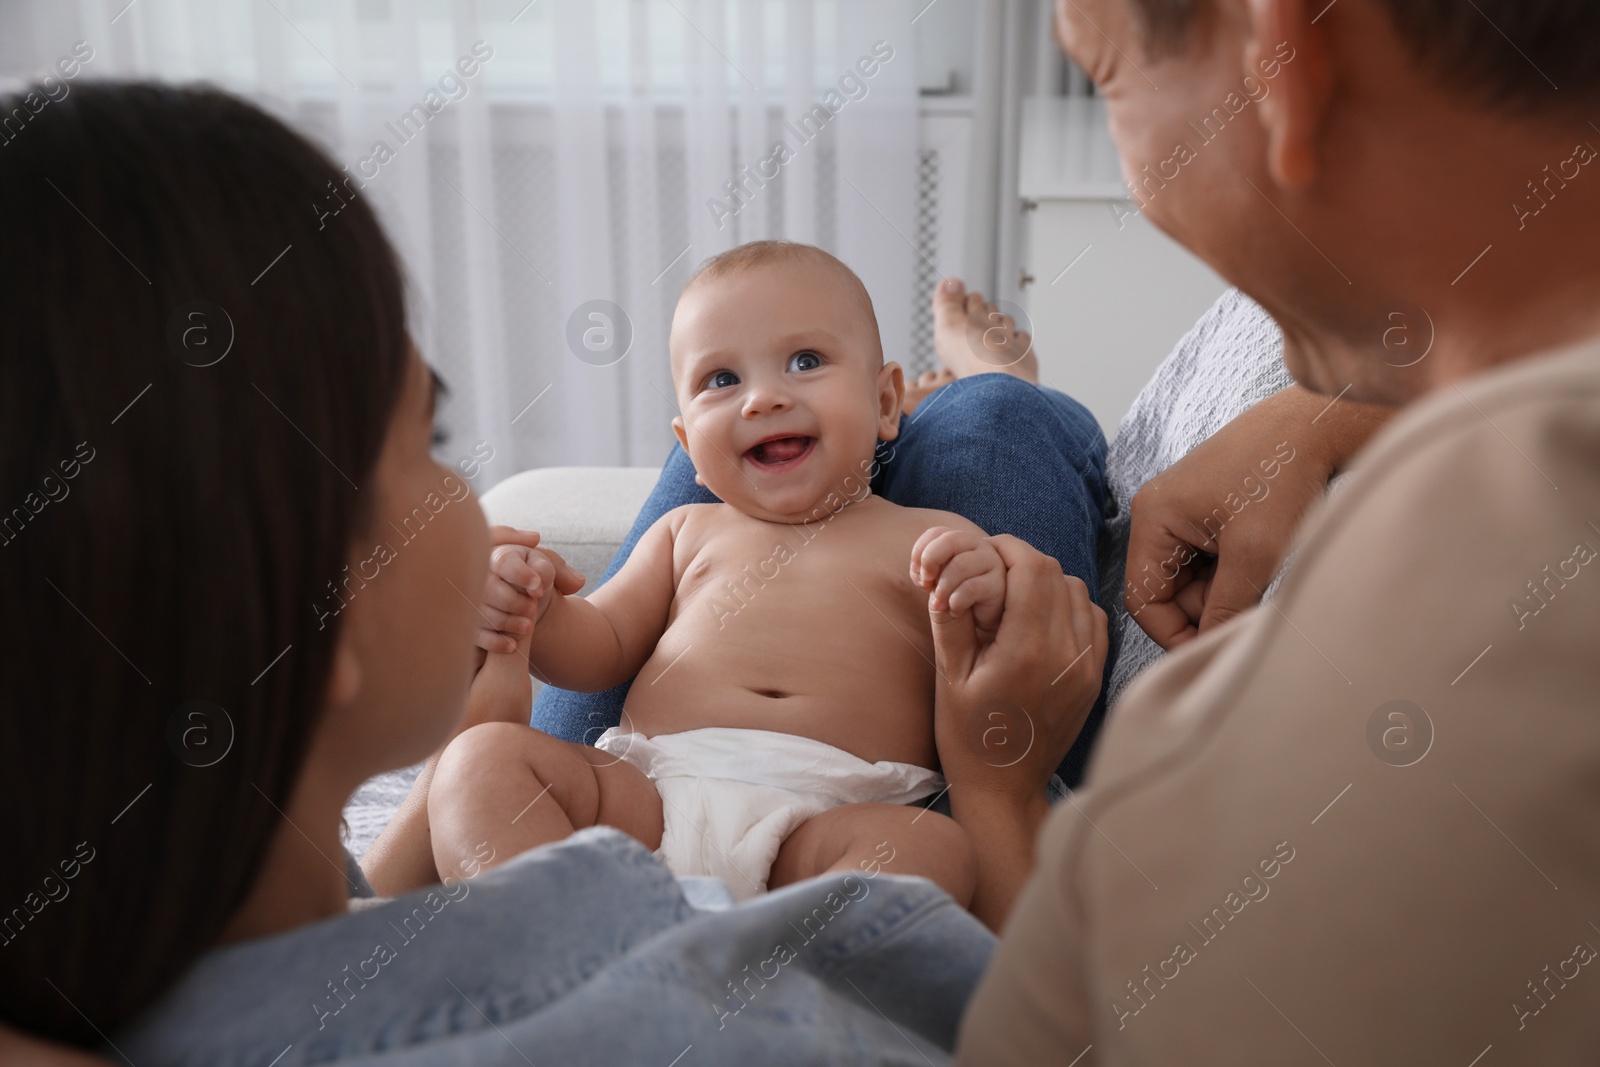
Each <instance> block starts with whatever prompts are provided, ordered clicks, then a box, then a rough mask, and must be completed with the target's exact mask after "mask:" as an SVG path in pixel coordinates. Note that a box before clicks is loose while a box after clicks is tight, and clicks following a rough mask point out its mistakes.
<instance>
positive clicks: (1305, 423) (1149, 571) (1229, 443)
mask: <svg viewBox="0 0 1600 1067" xmlns="http://www.w3.org/2000/svg"><path fill="white" fill-rule="evenodd" d="M1391 413H1392V410H1391V409H1389V408H1379V407H1373V406H1370V405H1366V404H1354V403H1350V402H1348V401H1338V402H1334V403H1331V404H1330V402H1329V398H1327V397H1324V396H1320V395H1318V394H1315V393H1311V392H1309V391H1308V390H1305V389H1302V388H1301V387H1299V386H1291V387H1290V388H1288V389H1285V390H1283V391H1282V392H1280V393H1275V394H1273V395H1272V396H1270V397H1268V398H1267V399H1265V400H1263V401H1261V402H1260V403H1259V404H1257V405H1256V406H1255V407H1252V408H1250V409H1249V410H1248V411H1246V412H1245V413H1244V414H1242V415H1240V416H1239V417H1238V418H1236V419H1234V420H1233V421H1232V422H1230V423H1228V425H1227V426H1224V427H1223V428H1222V429H1221V430H1219V431H1218V432H1217V433H1216V434H1215V435H1214V436H1212V437H1211V438H1210V439H1209V440H1207V441H1205V442H1204V443H1202V444H1201V445H1200V446H1199V447H1198V448H1196V449H1195V450H1194V451H1193V452H1190V453H1189V454H1188V455H1187V456H1185V457H1184V458H1183V459H1181V460H1179V461H1178V462H1177V463H1174V464H1173V465H1172V466H1171V467H1169V468H1168V469H1167V470H1165V471H1163V472H1162V473H1161V474H1159V475H1157V476H1156V477H1155V478H1152V479H1151V480H1150V481H1149V482H1147V483H1146V484H1145V486H1144V487H1143V488H1142V489H1140V490H1139V491H1138V492H1137V493H1135V494H1134V497H1133V501H1132V505H1131V507H1130V509H1129V510H1130V514H1131V516H1132V530H1131V532H1130V535H1129V540H1128V571H1127V582H1126V585H1125V586H1124V587H1123V588H1124V603H1125V604H1126V605H1127V609H1128V614H1129V615H1130V616H1132V617H1133V619H1134V620H1135V621H1136V622H1138V624H1139V625H1140V626H1141V627H1142V628H1143V629H1144V631H1145V633H1147V634H1149V635H1150V637H1151V638H1152V639H1153V640H1154V641H1155V642H1156V644H1158V645H1160V646H1161V647H1162V648H1164V649H1167V650H1169V651H1170V650H1171V649H1174V648H1177V647H1178V646H1179V645H1181V644H1183V643H1184V642H1185V641H1189V640H1192V639H1193V638H1195V637H1197V636H1198V635H1199V634H1200V633H1201V632H1203V631H1205V630H1208V629H1210V628H1211V627H1213V626H1217V625H1219V624H1221V623H1223V622H1226V621H1227V620H1228V619H1231V618H1233V617H1234V616H1235V615H1238V614H1239V613H1240V612H1242V611H1245V610H1248V609H1249V608H1252V607H1254V606H1255V605H1256V604H1258V603H1259V602H1260V600H1261V597H1262V594H1264V593H1265V592H1266V589H1267V586H1268V585H1270V584H1272V580H1273V578H1274V577H1275V576H1276V575H1277V573H1278V569H1279V568H1280V567H1282V566H1283V561H1284V559H1285V558H1287V556H1288V554H1289V548H1290V546H1291V545H1292V544H1293V541H1294V535H1295V531H1296V530H1297V529H1298V528H1299V526H1300V521H1301V520H1302V519H1303V518H1304V517H1305V514H1306V512H1307V511H1309V510H1310V509H1311V507H1312V505H1314V504H1315V503H1316V502H1317V501H1319V500H1321V499H1322V497H1323V495H1324V494H1325V493H1326V492H1327V487H1328V479H1329V478H1330V477H1332V476H1333V474H1334V473H1336V472H1337V471H1338V470H1339V469H1340V468H1342V467H1343V466H1344V465H1345V464H1346V463H1347V462H1348V461H1349V459H1350V458H1351V457H1352V456H1354V455H1355V454H1356V453H1357V452H1358V451H1360V450H1361V448H1362V447H1363V446H1364V445H1365V444H1366V443H1367V441H1368V440H1369V439H1370V438H1371V437H1372V435H1373V434H1375V433H1376V432H1377V431H1378V430H1379V429H1380V428H1382V426H1383V424H1384V423H1385V422H1386V421H1387V420H1388V418H1389V416H1390V414H1391Z"/></svg>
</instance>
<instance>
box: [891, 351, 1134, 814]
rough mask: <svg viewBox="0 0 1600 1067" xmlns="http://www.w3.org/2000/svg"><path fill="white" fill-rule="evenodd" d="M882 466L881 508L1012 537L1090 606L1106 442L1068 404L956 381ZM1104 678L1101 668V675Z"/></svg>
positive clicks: (1068, 766)
mask: <svg viewBox="0 0 1600 1067" xmlns="http://www.w3.org/2000/svg"><path fill="white" fill-rule="evenodd" d="M880 459H881V460H882V464H881V467H880V471H879V478H878V484H876V485H875V486H874V488H876V489H877V490H878V491H879V492H881V493H882V494H883V495H884V496H885V497H887V498H888V499H889V500H892V501H893V502H894V503H896V504H900V505H903V506H905V507H914V508H936V509H938V510H940V511H953V512H955V513H956V514H957V515H962V516H965V517H966V518H968V519H971V520H972V521H973V522H975V523H977V524H978V525H979V526H981V527H983V529H984V530H985V531H986V532H987V533H990V534H1002V533H1005V534H1012V535H1013V536H1016V537H1019V538H1021V539H1022V540H1024V541H1026V542H1028V543H1029V544H1031V545H1033V546H1034V547H1035V548H1037V549H1039V551H1041V552H1044V553H1045V554H1047V555H1050V556H1053V557H1055V559H1056V560H1057V561H1058V562H1059V563H1060V564H1061V569H1062V570H1064V571H1065V572H1066V573H1068V574H1072V575H1076V576H1077V577H1079V578H1082V579H1083V581H1084V583H1085V584H1087V585H1088V587H1089V593H1090V595H1091V596H1093V597H1095V599H1096V600H1097V601H1098V599H1099V590H1100V583H1099V580H1098V575H1097V574H1096V546H1097V542H1098V541H1099V537H1100V526H1101V520H1102V517H1103V515H1104V509H1105V500H1106V483H1105V460H1106V440H1105V435H1104V434H1102V433H1101V432H1100V426H1099V424H1098V423H1097V422H1096V421H1095V419H1094V416H1092V415H1090V414H1089V411H1088V409H1087V408H1085V407H1084V406H1083V405H1082V404H1080V403H1078V402H1077V401H1076V400H1073V399H1072V398H1070V397H1068V396H1066V395H1064V394H1062V393H1059V392H1057V391H1055V390H1054V389H1047V388H1045V387H1044V386H1039V385H1033V384H1032V383H1029V382H1025V381H1022V380H1021V379H1020V378H1014V377H1012V376H1011V375H1008V374H980V375H975V376H973V377H970V378H961V379H958V380H956V381H954V382H952V383H950V384H949V385H947V386H945V387H944V388H942V389H940V390H938V391H937V392H935V393H934V394H933V395H931V396H929V397H928V399H926V400H924V401H923V402H922V404H921V406H919V407H918V408H917V410H916V411H915V412H913V413H912V414H911V415H910V416H909V417H907V418H903V419H901V420H900V437H899V438H898V439H897V440H896V441H894V442H893V443H892V446H889V447H885V448H880ZM1101 606H1102V607H1104V605H1101ZM1110 670H1111V664H1110V663H1109V662H1108V663H1107V664H1106V675H1105V677H1107V678H1109V677H1110ZM1104 699H1105V698H1104V696H1103V688H1102V696H1101V698H1100V699H1099V700H1097V701H1096V702H1095V706H1094V709H1093V710H1092V711H1091V712H1090V713H1089V718H1088V720H1087V721H1086V722H1085V723H1084V727H1083V732H1082V733H1081V734H1079V735H1078V740H1077V741H1076V742H1075V743H1074V744H1073V746H1072V749H1071V751H1070V752H1068V753H1067V756H1066V759H1064V760H1063V761H1062V763H1061V766H1060V768H1059V770H1058V771H1057V773H1058V774H1059V775H1060V776H1061V778H1062V780H1063V781H1065V782H1066V784H1067V785H1068V786H1072V787H1076V786H1077V785H1078V783H1079V782H1080V781H1081V780H1082V778H1083V770H1084V766H1085V764H1086V763H1087V761H1088V758H1089V751H1090V748H1091V747H1092V746H1093V744H1094V738H1095V736H1096V734H1098V733H1099V730H1100V725H1101V723H1102V722H1103V720H1104V718H1105V706H1104Z"/></svg>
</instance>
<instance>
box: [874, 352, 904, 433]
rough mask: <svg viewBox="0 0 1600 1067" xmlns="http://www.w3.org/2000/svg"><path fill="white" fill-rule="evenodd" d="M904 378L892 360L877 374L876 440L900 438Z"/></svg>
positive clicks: (897, 365)
mask: <svg viewBox="0 0 1600 1067" xmlns="http://www.w3.org/2000/svg"><path fill="white" fill-rule="evenodd" d="M905 395H906V376H905V372H904V371H902V370H901V369H900V364H898V363H895V362H893V361H892V360H891V361H890V362H888V363H885V364H884V365H883V369H882V370H880V371H879V372H878V440H880V441H893V440H894V439H895V438H896V437H899V436H900V404H901V402H902V401H903V400H905Z"/></svg>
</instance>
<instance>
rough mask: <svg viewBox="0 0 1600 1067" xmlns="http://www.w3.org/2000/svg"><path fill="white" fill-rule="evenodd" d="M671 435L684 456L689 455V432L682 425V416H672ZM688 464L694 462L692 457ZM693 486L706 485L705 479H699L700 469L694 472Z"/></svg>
mask: <svg viewBox="0 0 1600 1067" xmlns="http://www.w3.org/2000/svg"><path fill="white" fill-rule="evenodd" d="M672 433H673V436H675V437H676V438H677V439H678V444H679V445H680V446H681V447H682V448H683V452H684V455H688V454H689V431H688V429H687V428H686V427H685V426H684V425H683V416H682V415H674V416H672ZM689 462H691V463H693V462H694V457H693V456H689ZM694 484H695V485H700V486H703V485H705V484H706V482H705V479H704V478H702V477H700V468H698V467H696V468H695V472H694Z"/></svg>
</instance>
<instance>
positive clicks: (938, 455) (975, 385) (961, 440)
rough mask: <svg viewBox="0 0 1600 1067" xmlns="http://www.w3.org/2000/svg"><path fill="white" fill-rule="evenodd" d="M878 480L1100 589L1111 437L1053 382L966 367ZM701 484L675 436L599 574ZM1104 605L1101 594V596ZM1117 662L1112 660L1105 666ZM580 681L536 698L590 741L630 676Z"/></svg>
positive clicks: (611, 714)
mask: <svg viewBox="0 0 1600 1067" xmlns="http://www.w3.org/2000/svg"><path fill="white" fill-rule="evenodd" d="M878 460H879V470H878V476H877V477H876V478H875V479H874V480H873V485H872V488H873V491H874V492H876V493H878V494H879V495H881V496H883V497H885V498H886V499H888V500H890V501H893V502H894V503H896V504H900V505H903V506H905V507H913V508H936V509H939V510H941V511H953V512H955V513H956V514H957V515H964V516H966V517H967V518H969V519H971V520H972V521H973V522H975V523H977V524H978V525H979V526H981V527H983V529H984V530H985V531H986V532H988V533H990V534H1001V533H1005V534H1013V535H1015V536H1016V537H1019V538H1021V539H1022V540H1024V541H1026V542H1028V543H1029V544H1031V545H1033V546H1034V547H1035V548H1037V549H1039V550H1040V551H1041V552H1044V553H1047V554H1048V555H1051V556H1054V557H1055V558H1056V560H1057V561H1058V562H1060V564H1061V569H1062V570H1064V571H1065V572H1066V573H1068V574H1072V575H1076V576H1077V577H1079V578H1082V579H1083V580H1084V582H1085V583H1086V584H1087V585H1088V586H1089V591H1090V593H1091V594H1092V595H1095V596H1096V597H1098V595H1099V590H1100V582H1099V580H1098V579H1099V576H1098V575H1097V574H1096V564H1095V560H1096V548H1097V545H1098V542H1099V538H1100V528H1101V523H1102V520H1103V516H1104V511H1105V504H1106V480H1105V468H1106V439H1105V435H1104V434H1102V433H1101V432H1100V426H1099V424H1098V423H1097V422H1096V421H1095V419H1094V416H1092V415H1090V414H1089V411H1088V409H1087V408H1085V407H1084V406H1083V405H1082V404H1080V403H1078V402H1077V401H1076V400H1073V399H1072V398H1071V397H1068V396H1066V395H1064V394H1062V393H1059V392H1056V391H1055V390H1054V389H1047V388H1045V387H1044V386H1039V385H1033V384H1030V383H1028V382H1025V381H1022V380H1021V379H1019V378H1014V377H1012V376H1011V375H1008V374H980V375H977V376H975V377H971V378H962V379H960V380H958V381H955V382H952V383H951V384H949V385H947V386H945V387H944V388H943V389H940V390H939V391H937V392H935V393H934V394H933V395H932V396H930V397H929V398H928V399H927V400H925V401H923V402H922V405H921V406H920V407H919V408H918V409H917V410H916V412H914V413H913V414H912V415H911V416H909V417H907V418H902V419H901V420H900V436H899V438H898V439H897V440H895V441H892V442H880V443H879V445H878ZM716 500H717V498H716V497H714V496H712V495H711V493H710V492H709V491H707V490H706V489H704V488H702V487H701V486H699V485H696V484H695V481H694V466H693V464H691V463H690V462H689V457H688V456H687V455H686V454H685V453H684V451H683V450H682V449H681V448H677V447H674V448H673V451H672V455H671V456H669V457H668V458H667V462H666V466H665V467H663V468H662V471H661V479H660V480H659V481H658V482H657V483H656V487H655V489H654V491H652V492H651V494H650V498H649V499H648V500H647V501H645V505H644V508H643V510H641V511H640V512H639V517H638V519H637V520H636V521H635V522H634V524H633V529H632V530H631V531H629V533H628V537H627V539H626V540H625V541H623V543H622V546H621V548H619V549H618V551H617V555H616V558H615V559H613V560H612V561H611V566H610V567H608V568H607V569H606V573H605V575H604V576H603V577H602V578H601V579H600V582H599V583H597V584H603V583H604V582H605V580H606V579H608V578H610V577H611V576H612V575H613V574H615V573H616V572H617V570H618V569H619V568H621V566H622V564H623V563H624V562H625V561H626V560H627V558H628V554H629V553H630V552H632V551H633V546H634V545H635V544H637V543H638V541H639V538H640V537H641V536H643V535H644V532H645V531H646V530H648V529H649V528H650V526H651V525H652V524H653V523H654V522H655V521H656V520H657V519H659V518H660V517H661V516H662V515H665V514H666V513H667V512H669V511H671V510H672V509H673V508H675V507H679V506H680V505H683V504H702V503H715V502H716ZM1101 606H1102V607H1104V606H1105V605H1104V604H1102V605H1101ZM1111 668H1112V664H1111V663H1110V662H1109V661H1108V662H1107V663H1106V675H1105V676H1106V677H1108V678H1109V677H1110V672H1111ZM631 684H632V683H627V684H624V685H619V686H617V687H616V688H615V689H608V690H606V691H605V692H601V693H573V692H569V691H567V690H564V689H555V688H553V687H549V686H546V687H545V688H544V689H543V690H541V691H540V693H539V698H538V700H536V701H535V702H534V706H533V718H532V722H533V725H534V726H536V727H538V728H539V729H540V730H543V731H544V732H545V733H548V734H553V735H555V736H556V737H560V738H564V739H566V740H568V741H575V742H579V743H581V744H593V743H594V742H595V739H596V738H598V737H599V736H600V735H601V734H602V733H604V732H605V731H606V730H608V729H610V728H611V727H613V726H616V725H617V724H618V723H619V722H620V721H621V719H622V704H623V701H624V700H625V699H626V698H627V695H628V686H629V685H631ZM1104 718H1105V702H1104V698H1103V697H1102V698H1101V699H1100V700H1099V701H1096V703H1095V707H1094V710H1093V711H1091V712H1090V714H1089V718H1088V721H1087V722H1086V723H1085V724H1084V727H1083V732H1082V733H1081V734H1079V735H1078V740H1077V742H1076V743H1075V744H1074V745H1073V746H1072V750H1071V751H1070V752H1068V753H1067V756H1066V758H1065V759H1064V760H1063V761H1062V762H1061V766H1060V768H1059V769H1058V770H1057V772H1056V773H1057V774H1058V775H1059V776H1060V778H1061V779H1062V781H1063V782H1065V783H1066V785H1068V786H1076V785H1077V784H1078V782H1079V781H1080V780H1081V779H1082V778H1083V771H1084V766H1085V764H1086V763H1087V762H1088V758H1089V752H1090V749H1091V747H1092V746H1093V744H1094V739H1095V737H1096V735H1097V734H1098V733H1099V731H1100V724H1101V722H1102V721H1103V720H1104Z"/></svg>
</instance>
